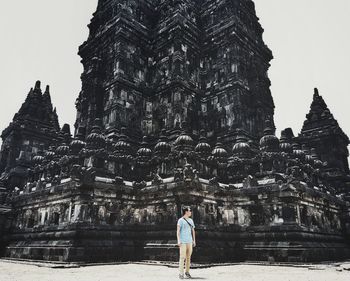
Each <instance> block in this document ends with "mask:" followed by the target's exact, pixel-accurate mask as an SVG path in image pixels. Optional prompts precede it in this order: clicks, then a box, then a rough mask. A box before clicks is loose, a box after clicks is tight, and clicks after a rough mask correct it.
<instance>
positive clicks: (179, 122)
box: [0, 0, 350, 262]
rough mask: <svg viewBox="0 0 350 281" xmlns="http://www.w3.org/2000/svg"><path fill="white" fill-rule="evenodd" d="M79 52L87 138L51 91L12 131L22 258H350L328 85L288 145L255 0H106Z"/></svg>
mask: <svg viewBox="0 0 350 281" xmlns="http://www.w3.org/2000/svg"><path fill="white" fill-rule="evenodd" d="M89 29H90V35H89V38H88V40H87V41H86V42H84V43H83V45H82V46H81V47H80V49H79V55H80V56H81V58H82V64H83V66H84V72H83V74H82V76H81V80H82V89H81V92H80V93H79V96H78V99H77V101H76V108H77V118H76V122H75V125H74V136H73V137H72V135H71V132H70V127H69V125H64V126H63V127H62V128H60V126H59V123H58V117H57V114H56V110H55V109H54V108H53V106H52V103H51V99H50V93H49V87H47V88H46V90H45V92H44V93H43V92H42V90H41V85H40V82H37V83H36V85H35V87H34V89H31V90H30V92H29V94H28V97H27V99H26V100H25V102H24V103H23V105H22V107H21V109H20V110H19V112H18V113H17V114H16V115H15V117H14V118H13V122H12V123H11V124H10V125H9V126H8V127H7V128H6V129H5V130H4V131H3V133H2V135H1V136H2V139H3V144H2V148H1V156H0V173H1V180H0V245H1V246H2V251H3V255H4V256H6V257H10V258H16V259H34V260H47V261H66V262H70V261H79V262H102V261H116V260H123V261H126V260H177V256H178V252H177V248H176V233H175V232H176V221H177V219H178V218H179V216H180V210H181V206H183V205H190V206H192V208H193V219H194V221H195V223H196V226H197V228H196V229H197V236H198V238H197V240H198V243H197V244H198V245H197V247H196V248H195V252H194V256H193V261H195V262H230V261H244V260H254V261H288V262H308V261H325V260H340V259H345V258H349V257H350V244H349V243H350V241H349V235H350V172H349V165H348V155H349V153H348V149H347V146H348V144H349V138H348V137H347V136H346V135H345V133H344V132H343V131H342V129H341V128H340V127H339V125H338V123H337V121H336V120H335V119H334V117H333V115H332V114H331V112H330V111H329V109H328V107H327V105H326V103H325V101H324V100H323V98H322V97H321V96H320V95H319V93H318V91H317V89H315V93H314V99H313V102H312V104H311V108H310V112H309V113H308V114H307V116H306V121H305V123H304V126H303V128H302V131H301V132H300V133H299V134H298V135H294V133H293V131H292V130H291V129H290V128H287V129H285V130H283V131H282V134H281V137H280V138H278V137H277V136H276V135H275V125H274V103H273V99H272V96H271V92H270V80H269V78H268V75H267V72H268V69H269V66H270V61H271V60H272V58H273V56H272V53H271V51H270V50H269V48H268V47H267V46H266V45H265V44H264V42H263V39H262V34H263V29H262V27H261V26H260V24H259V21H258V18H257V16H256V13H255V6H254V3H253V1H250V0H230V1H228V0H218V1H216V0H215V1H214V0H191V1H189V0H138V1H136V0H129V1H125V0H124V1H123V0H100V1H99V2H98V7H97V11H96V12H95V13H94V15H93V18H92V20H91V23H90V24H89Z"/></svg>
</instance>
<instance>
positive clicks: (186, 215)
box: [177, 207, 196, 279]
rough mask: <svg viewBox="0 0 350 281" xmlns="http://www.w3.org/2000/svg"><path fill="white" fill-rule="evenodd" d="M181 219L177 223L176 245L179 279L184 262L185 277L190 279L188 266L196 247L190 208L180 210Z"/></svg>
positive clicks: (181, 277)
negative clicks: (193, 248) (178, 258)
mask: <svg viewBox="0 0 350 281" xmlns="http://www.w3.org/2000/svg"><path fill="white" fill-rule="evenodd" d="M182 215H183V216H182V217H181V218H180V219H179V220H178V221H177V245H178V246H179V248H180V261H179V271H180V274H179V277H180V279H184V262H185V260H186V271H185V275H186V277H187V278H191V275H190V265H191V255H192V247H195V246H196V234H195V231H194V228H195V225H194V222H193V220H192V219H191V218H190V217H191V215H192V210H191V208H190V207H184V208H183V209H182Z"/></svg>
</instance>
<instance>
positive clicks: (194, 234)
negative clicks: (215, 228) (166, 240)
mask: <svg viewBox="0 0 350 281" xmlns="http://www.w3.org/2000/svg"><path fill="white" fill-rule="evenodd" d="M192 237H193V247H196V231H195V230H194V227H192Z"/></svg>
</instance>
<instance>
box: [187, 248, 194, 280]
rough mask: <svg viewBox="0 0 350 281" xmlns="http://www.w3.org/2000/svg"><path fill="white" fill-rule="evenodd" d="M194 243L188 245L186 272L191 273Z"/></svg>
mask: <svg viewBox="0 0 350 281" xmlns="http://www.w3.org/2000/svg"><path fill="white" fill-rule="evenodd" d="M192 250H193V249H192V243H190V244H186V272H187V273H189V272H190V266H191V255H192Z"/></svg>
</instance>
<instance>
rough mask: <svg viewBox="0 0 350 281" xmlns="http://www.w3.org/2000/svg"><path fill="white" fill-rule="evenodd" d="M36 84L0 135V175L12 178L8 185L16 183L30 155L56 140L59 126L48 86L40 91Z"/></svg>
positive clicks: (22, 175) (23, 173)
mask: <svg viewBox="0 0 350 281" xmlns="http://www.w3.org/2000/svg"><path fill="white" fill-rule="evenodd" d="M40 85H41V84H40V81H37V82H36V84H35V87H34V88H31V89H30V91H29V93H28V95H27V98H26V100H25V102H24V103H23V104H22V106H21V108H20V109H19V111H18V113H16V114H15V116H14V117H13V120H12V122H11V123H10V125H9V126H8V127H7V128H6V129H5V130H4V131H3V132H2V134H1V138H2V140H3V143H2V147H1V156H0V175H1V174H2V173H3V172H5V173H4V176H5V177H7V178H8V179H11V178H13V179H14V180H15V182H13V184H11V183H10V184H9V186H13V185H19V186H20V185H21V179H23V178H24V177H25V174H26V167H28V165H29V163H30V160H31V159H32V156H33V155H35V154H36V153H37V152H38V151H39V150H43V149H47V148H49V146H50V145H52V144H53V143H55V141H57V133H58V132H59V130H60V127H59V123H58V117H57V113H56V108H53V106H52V102H51V96H50V88H49V86H47V87H46V90H45V92H44V93H42V90H41V86H40ZM10 181H11V180H10Z"/></svg>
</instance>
